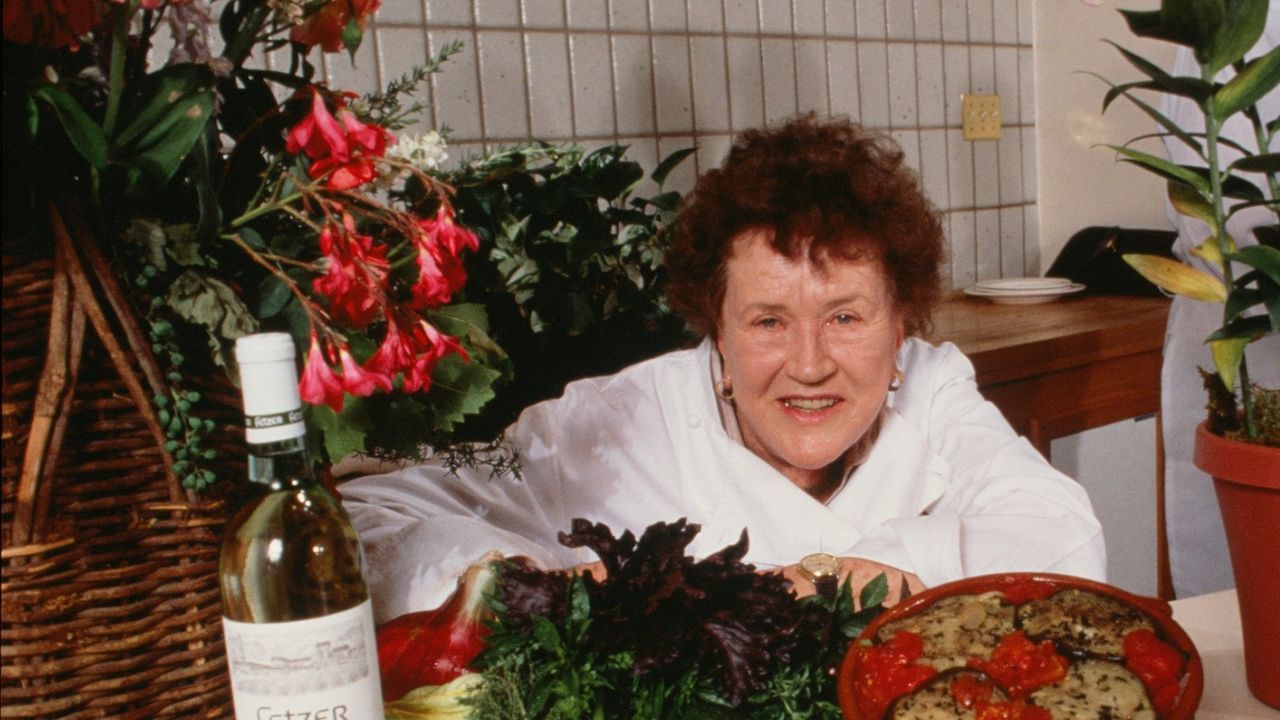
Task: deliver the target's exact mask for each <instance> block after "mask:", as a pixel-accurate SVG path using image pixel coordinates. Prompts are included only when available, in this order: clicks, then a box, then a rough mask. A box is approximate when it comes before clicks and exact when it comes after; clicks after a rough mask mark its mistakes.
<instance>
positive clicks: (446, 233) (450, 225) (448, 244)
mask: <svg viewBox="0 0 1280 720" xmlns="http://www.w3.org/2000/svg"><path fill="white" fill-rule="evenodd" d="M419 224H420V225H422V226H423V229H424V230H426V231H427V233H428V234H430V235H433V236H434V237H435V241H436V242H437V243H439V244H441V245H443V246H444V247H445V248H447V249H448V250H449V253H450V254H452V255H461V254H462V251H463V250H471V251H472V252H474V251H476V250H479V249H480V240H479V238H477V237H476V234H475V233H473V232H471V231H470V230H468V229H466V228H464V227H462V226H461V225H458V224H457V223H455V222H454V221H453V208H452V207H449V206H448V205H445V204H441V205H440V209H439V210H436V216H435V218H433V219H432V220H424V221H422V222H421V223H419Z"/></svg>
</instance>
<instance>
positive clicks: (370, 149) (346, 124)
mask: <svg viewBox="0 0 1280 720" xmlns="http://www.w3.org/2000/svg"><path fill="white" fill-rule="evenodd" d="M338 120H339V122H341V123H342V127H343V129H344V130H346V132H347V139H349V140H351V141H353V142H355V144H356V145H359V146H360V149H361V150H363V151H364V152H365V153H368V154H369V155H374V156H376V157H382V156H383V154H385V153H386V152H387V143H388V142H389V141H390V140H392V137H391V133H389V132H387V129H386V128H384V127H382V126H381V125H366V124H365V123H362V122H360V118H358V117H356V114H355V113H353V112H351V111H350V110H348V109H346V108H339V109H338Z"/></svg>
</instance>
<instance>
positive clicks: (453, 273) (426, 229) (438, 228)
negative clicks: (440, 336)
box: [412, 205, 480, 308]
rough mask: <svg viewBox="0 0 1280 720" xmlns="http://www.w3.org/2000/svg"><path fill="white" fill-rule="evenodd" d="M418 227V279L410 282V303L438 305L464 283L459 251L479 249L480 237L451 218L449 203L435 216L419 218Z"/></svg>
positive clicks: (413, 304) (465, 279)
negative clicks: (411, 285)
mask: <svg viewBox="0 0 1280 720" xmlns="http://www.w3.org/2000/svg"><path fill="white" fill-rule="evenodd" d="M418 227H419V228H420V229H421V232H420V233H419V234H418V236H417V238H416V240H417V246H418V281H417V282H416V283H414V285H413V302H412V307H414V308H423V307H438V306H440V305H443V304H445V303H447V302H449V299H450V298H452V297H453V294H454V293H455V292H457V291H458V290H460V289H462V286H463V285H465V284H466V282H467V273H466V270H465V269H464V268H463V265H462V251H463V250H472V251H474V250H478V249H479V248H480V241H479V239H478V238H476V236H475V233H473V232H471V231H470V230H467V229H466V228H464V227H462V226H460V225H458V224H457V223H455V222H454V221H453V210H452V208H450V207H449V206H448V205H441V206H440V209H439V210H437V211H436V215H435V217H434V218H430V219H427V220H419V221H418Z"/></svg>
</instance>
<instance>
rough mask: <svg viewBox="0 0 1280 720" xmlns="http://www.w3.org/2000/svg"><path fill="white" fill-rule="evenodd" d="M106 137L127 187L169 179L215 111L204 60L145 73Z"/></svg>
mask: <svg viewBox="0 0 1280 720" xmlns="http://www.w3.org/2000/svg"><path fill="white" fill-rule="evenodd" d="M137 85H138V88H137V91H136V92H135V93H134V95H133V97H132V102H131V103H130V105H129V106H128V107H127V109H126V112H125V113H124V115H123V116H124V118H125V120H126V121H125V122H124V123H123V124H122V127H121V129H120V130H119V131H118V132H117V133H116V135H115V137H112V138H110V143H111V147H110V151H109V157H110V161H111V162H112V163H118V164H120V165H122V166H124V167H125V168H126V169H127V172H126V178H127V182H128V187H127V188H126V191H127V192H133V193H134V194H136V193H138V192H142V191H144V190H146V189H147V188H148V187H150V186H158V185H161V184H164V183H166V182H168V180H169V178H171V177H172V176H173V174H174V172H176V171H177V169H178V166H179V165H181V164H182V161H183V160H184V159H185V158H186V157H187V154H188V153H190V152H191V149H192V147H193V146H194V145H195V143H196V141H197V140H198V139H199V138H200V135H201V133H203V132H204V127H205V125H206V124H207V123H208V122H209V118H210V117H212V115H213V103H214V96H215V91H214V77H213V71H212V70H211V69H210V68H209V67H208V66H207V65H198V64H194V63H184V64H180V65H171V66H169V67H166V68H164V69H163V70H159V71H157V72H154V73H150V74H148V75H146V76H144V77H143V78H142V79H141V80H140V81H139V82H138V83H137Z"/></svg>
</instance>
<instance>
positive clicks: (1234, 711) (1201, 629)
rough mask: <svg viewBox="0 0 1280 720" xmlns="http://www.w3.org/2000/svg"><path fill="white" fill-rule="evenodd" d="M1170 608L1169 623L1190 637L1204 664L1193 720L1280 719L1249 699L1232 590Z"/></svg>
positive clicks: (1178, 602)
mask: <svg viewBox="0 0 1280 720" xmlns="http://www.w3.org/2000/svg"><path fill="white" fill-rule="evenodd" d="M1170 604H1171V605H1173V619H1174V620H1177V621H1178V624H1179V625H1181V626H1182V629H1184V630H1186V631H1187V634H1188V635H1190V636H1191V640H1192V641H1193V642H1195V644H1196V649H1197V650H1198V651H1199V652H1200V660H1201V661H1202V662H1203V663H1204V697H1203V698H1202V699H1201V700H1200V710H1199V711H1198V712H1197V713H1196V720H1236V719H1237V718H1262V719H1263V720H1278V719H1280V710H1276V709H1274V708H1271V707H1269V706H1267V705H1264V704H1263V703H1262V702H1261V701H1259V700H1258V699H1257V698H1255V697H1253V695H1252V694H1251V693H1250V692H1249V686H1248V684H1247V683H1246V681H1245V677H1244V650H1243V649H1242V644H1241V642H1242V641H1241V637H1242V636H1241V630H1240V607H1239V606H1238V605H1237V604H1236V592H1235V590H1224V591H1222V592H1216V593H1210V594H1208V595H1197V596H1195V597H1189V598H1186V599H1182V600H1174V601H1173V602H1172V603H1170ZM1278 671H1280V670H1278Z"/></svg>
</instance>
